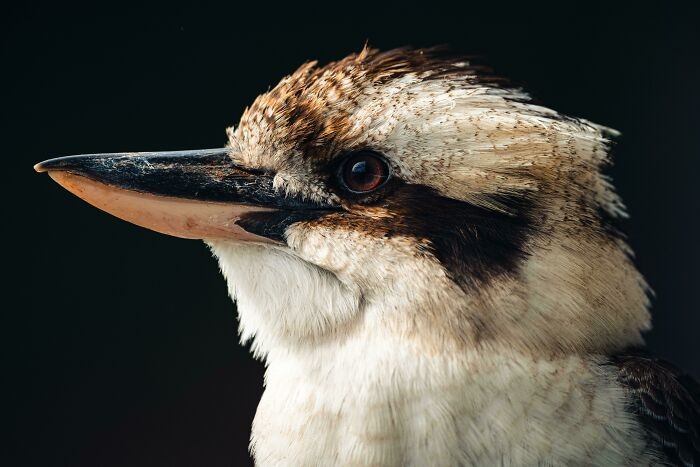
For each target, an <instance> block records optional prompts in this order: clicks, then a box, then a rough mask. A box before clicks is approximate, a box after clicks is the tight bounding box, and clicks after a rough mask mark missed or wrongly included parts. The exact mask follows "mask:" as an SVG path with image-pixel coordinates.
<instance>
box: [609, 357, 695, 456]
mask: <svg viewBox="0 0 700 467" xmlns="http://www.w3.org/2000/svg"><path fill="white" fill-rule="evenodd" d="M611 363H612V364H613V365H615V366H617V368H618V369H619V373H618V378H619V381H620V383H621V384H622V385H623V386H624V388H625V390H626V391H627V393H628V395H629V399H630V404H631V407H630V409H631V410H632V411H634V413H635V414H636V415H637V418H638V419H639V421H640V423H641V424H642V426H643V427H644V429H645V430H646V433H647V435H648V436H649V439H650V441H651V442H652V443H653V444H654V445H655V446H656V447H657V448H658V449H659V450H660V451H661V452H662V453H663V454H664V455H665V456H666V461H667V462H669V463H671V465H682V466H697V465H700V386H699V385H698V383H697V382H696V381H695V380H694V379H693V378H692V377H690V376H689V375H687V374H685V373H683V372H682V371H680V370H679V369H677V368H676V367H674V366H673V365H671V364H670V363H668V362H665V361H663V360H659V359H657V358H654V357H652V356H650V355H649V354H648V353H646V352H644V351H635V352H630V353H625V354H620V355H616V356H614V357H612V359H611Z"/></svg>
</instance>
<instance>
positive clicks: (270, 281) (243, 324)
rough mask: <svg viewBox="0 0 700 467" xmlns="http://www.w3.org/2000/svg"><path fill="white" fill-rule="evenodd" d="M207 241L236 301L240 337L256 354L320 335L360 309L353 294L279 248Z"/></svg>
mask: <svg viewBox="0 0 700 467" xmlns="http://www.w3.org/2000/svg"><path fill="white" fill-rule="evenodd" d="M207 244H208V245H209V247H210V248H211V250H212V252H213V253H214V256H216V257H217V258H218V260H219V267H220V268H221V272H222V273H223V275H224V277H225V278H226V281H227V283H228V288H229V294H230V295H231V298H232V299H233V300H234V301H235V302H236V304H237V307H238V315H239V321H240V328H239V331H240V334H241V341H242V342H247V341H249V340H251V339H252V340H253V352H254V354H255V356H256V357H264V356H265V355H267V354H268V353H269V351H270V350H272V349H273V348H275V347H289V346H290V344H291V345H293V344H294V343H298V342H300V341H306V340H314V339H316V338H318V337H321V336H323V335H324V334H326V333H328V332H330V331H332V330H336V329H338V328H340V327H341V326H342V325H343V324H346V323H348V322H350V321H351V320H352V319H353V317H355V316H356V315H357V314H358V312H359V303H360V296H359V294H358V293H356V292H353V291H351V290H350V289H349V288H348V287H347V286H345V285H344V284H343V283H342V282H340V281H339V280H338V279H337V278H336V277H335V276H334V275H333V274H331V273H330V272H328V271H325V270H323V269H320V268H318V267H316V266H314V265H312V264H309V263H307V262H305V261H303V260H301V259H299V258H297V257H295V256H293V255H292V254H290V253H288V252H285V251H284V250H283V249H281V248H277V247H268V246H265V245H255V244H246V243H241V242H231V241H225V240H210V241H207Z"/></svg>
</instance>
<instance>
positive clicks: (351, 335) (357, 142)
mask: <svg viewBox="0 0 700 467" xmlns="http://www.w3.org/2000/svg"><path fill="white" fill-rule="evenodd" d="M614 135H615V132H614V131H613V130H610V129H608V128H605V127H602V126H599V125H596V124H593V123H591V122H588V121H586V120H582V119H578V118H571V117H567V116H564V115H561V114H559V113H557V112H555V111H553V110H550V109H548V108H546V107H543V106H540V105H537V104H535V103H533V102H532V100H531V99H530V98H529V96H528V94H526V93H525V92H523V91H522V90H521V89H518V88H515V87H512V86H509V85H507V84H505V82H503V81H501V80H497V79H494V78H492V77H490V76H489V75H488V74H487V73H486V72H484V71H483V70H482V69H481V68H479V67H476V66H473V65H470V63H469V62H467V61H466V60H464V59H460V58H452V57H448V56H445V55H444V53H443V52H439V51H436V50H434V49H428V50H415V49H409V48H403V49H397V50H391V51H388V52H380V51H377V50H374V49H370V48H364V49H363V50H362V51H361V52H360V53H357V54H353V55H350V56H348V57H346V58H344V59H342V60H340V61H337V62H334V63H330V64H328V65H326V66H323V67H319V66H317V64H316V62H309V63H306V64H305V65H303V66H301V68H299V69H298V70H297V71H295V72H294V73H293V74H292V75H290V76H288V77H285V78H284V79H282V81H281V82H280V83H279V84H278V85H277V86H276V87H274V88H273V89H272V90H270V91H269V92H267V93H265V94H263V95H261V96H260V97H258V98H257V99H256V100H255V102H253V104H252V105H251V106H250V107H249V108H248V109H246V111H245V112H244V114H243V116H242V118H241V121H240V123H239V124H238V125H237V126H236V127H235V128H229V129H228V143H227V144H226V146H225V147H224V148H222V149H208V150H197V151H178V152H162V153H119V154H92V155H81V156H70V157H62V158H58V159H51V160H48V161H45V162H42V163H40V164H38V165H37V166H36V170H38V171H40V172H49V175H51V177H52V178H53V179H54V180H56V181H57V182H58V183H59V184H61V185H62V186H63V187H64V188H66V189H68V190H69V191H71V192H72V193H74V194H76V195H77V196H79V197H81V198H83V199H84V200H86V201H87V202H89V203H91V204H93V205H95V206H97V207H98V208H100V209H103V210H105V211H107V212H109V213H111V214H114V215H115V216H117V217H120V218H122V219H125V220H127V221H130V222H133V223H135V224H138V225H141V226H144V227H147V228H150V229H153V230H156V231H159V232H163V233H166V234H170V235H175V236H178V237H184V238H194V239H203V240H204V241H205V242H206V243H207V245H209V247H210V248H211V250H212V252H213V254H214V256H215V257H216V258H218V261H219V264H220V267H221V271H222V273H223V275H224V276H225V278H226V280H227V282H228V286H229V291H230V294H231V297H232V298H233V300H235V302H236V303H237V309H238V316H239V321H240V336H241V340H242V341H244V342H247V341H250V342H252V349H253V353H254V354H255V356H256V357H257V358H259V359H261V360H263V362H264V363H265V365H266V373H265V392H264V394H263V396H262V399H261V401H260V404H259V406H258V409H257V413H256V416H255V420H254V422H253V427H252V436H251V444H250V449H251V452H252V454H253V456H254V458H255V460H256V462H257V463H258V464H259V465H264V466H277V465H293V466H302V465H318V466H327V465H411V466H456V465H564V464H566V465H569V464H574V465H578V464H586V465H649V464H655V463H660V464H664V463H666V464H686V465H695V464H696V463H699V462H700V437H699V434H700V422H699V420H700V396H699V394H700V393H699V392H698V390H697V386H696V385H695V383H694V382H693V381H692V380H691V379H690V378H689V377H688V376H686V375H684V374H683V373H681V372H680V371H678V370H676V369H675V368H674V367H672V366H670V365H668V364H666V363H663V362H661V361H659V360H657V359H655V358H652V357H650V356H649V355H648V354H646V353H644V351H643V350H639V349H641V348H642V346H643V339H642V333H643V331H646V330H648V329H649V328H650V317H649V312H648V306H649V301H648V297H647V295H648V293H647V292H648V289H647V285H646V284H645V282H644V279H643V278H642V276H641V275H640V274H639V272H638V271H637V270H636V268H635V266H634V265H633V263H632V261H631V259H630V256H631V252H630V249H629V248H628V246H627V245H626V243H625V241H624V238H623V236H622V235H621V234H620V233H619V232H618V231H617V230H616V229H615V228H614V227H613V226H612V223H611V220H612V219H614V218H618V217H623V216H625V215H626V214H625V208H624V206H623V204H622V202H621V201H620V198H619V197H618V196H617V195H616V194H615V191H614V190H613V187H612V185H611V183H610V180H609V179H608V178H606V177H605V176H604V175H602V174H601V168H603V167H604V166H605V165H606V164H608V162H609V159H608V151H609V146H610V138H611V137H613V136H614ZM630 349H636V350H634V351H632V350H630Z"/></svg>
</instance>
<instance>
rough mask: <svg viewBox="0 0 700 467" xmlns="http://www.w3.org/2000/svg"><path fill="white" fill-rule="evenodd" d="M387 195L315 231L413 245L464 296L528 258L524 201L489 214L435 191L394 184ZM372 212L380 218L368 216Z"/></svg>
mask: <svg viewBox="0 0 700 467" xmlns="http://www.w3.org/2000/svg"><path fill="white" fill-rule="evenodd" d="M389 189H390V191H391V192H390V193H385V194H384V196H383V197H382V198H381V199H379V200H373V201H371V202H370V203H368V204H367V203H362V204H361V205H359V206H353V205H350V206H347V212H339V213H335V214H330V215H327V216H325V217H323V218H320V219H318V220H317V221H312V222H311V226H313V225H325V226H328V227H330V228H333V229H336V228H341V229H342V228H345V229H348V230H353V231H359V232H363V233H364V234H365V235H368V236H371V237H375V238H382V237H384V238H390V237H395V236H404V237H412V238H415V239H416V245H417V250H416V254H429V255H432V256H433V257H435V258H436V259H437V260H438V261H439V262H440V264H442V266H443V267H444V268H445V270H446V272H447V274H448V275H449V276H450V277H451V278H452V280H454V281H455V282H456V283H457V284H458V285H459V286H460V287H462V289H464V290H465V291H467V290H469V291H473V290H474V289H475V288H479V287H482V286H483V285H484V284H485V283H486V282H488V281H489V280H491V279H492V278H494V277H496V276H499V275H502V274H511V273H515V272H516V270H517V268H518V266H519V265H520V264H521V260H522V259H523V258H524V257H525V256H526V255H527V251H526V247H525V245H526V240H527V238H528V236H529V235H530V233H531V232H532V226H533V222H532V218H531V213H532V206H531V202H530V201H529V200H527V199H526V198H508V197H498V198H497V199H494V204H495V205H500V206H505V207H506V208H507V210H508V212H502V211H495V210H490V209H486V208H482V207H478V206H474V205H472V204H469V203H466V202H463V201H458V200H454V199H451V198H446V197H444V196H440V195H439V194H438V193H437V192H435V191H434V190H433V189H431V188H429V187H426V186H423V185H415V184H407V183H404V182H402V181H400V180H396V179H394V181H393V183H392V184H391V187H390V188H389ZM371 208H377V209H381V211H382V212H383V213H384V215H382V216H371V215H368V214H369V212H370V211H371Z"/></svg>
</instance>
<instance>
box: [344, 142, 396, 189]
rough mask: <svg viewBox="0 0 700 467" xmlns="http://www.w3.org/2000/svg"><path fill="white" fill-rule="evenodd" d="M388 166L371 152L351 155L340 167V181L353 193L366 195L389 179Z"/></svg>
mask: <svg viewBox="0 0 700 467" xmlns="http://www.w3.org/2000/svg"><path fill="white" fill-rule="evenodd" d="M389 175H390V170H389V165H388V164H387V163H386V161H385V160H384V158H383V157H382V156H380V155H379V154H377V153H375V152H372V151H358V152H355V153H352V154H351V155H350V156H348V158H347V159H345V161H344V162H343V164H342V165H341V167H340V174H339V176H340V181H341V183H342V184H343V185H344V186H345V188H347V189H348V190H349V191H352V192H353V193H368V192H370V191H373V190H376V189H377V188H379V187H380V186H382V185H384V183H386V181H387V180H388V179H389Z"/></svg>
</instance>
